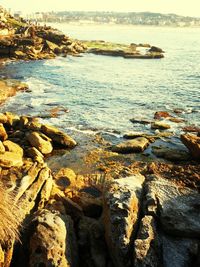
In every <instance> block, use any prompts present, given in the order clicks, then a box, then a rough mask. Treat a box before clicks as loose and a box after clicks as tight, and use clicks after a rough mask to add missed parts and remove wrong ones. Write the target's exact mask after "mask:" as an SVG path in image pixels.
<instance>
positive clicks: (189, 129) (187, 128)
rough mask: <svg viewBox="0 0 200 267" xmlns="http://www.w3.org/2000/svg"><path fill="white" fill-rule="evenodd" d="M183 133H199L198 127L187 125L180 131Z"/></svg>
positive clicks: (199, 128)
mask: <svg viewBox="0 0 200 267" xmlns="http://www.w3.org/2000/svg"><path fill="white" fill-rule="evenodd" d="M182 130H183V131H185V132H190V133H195V132H197V133H200V127H197V126H194V125H189V126H185V127H183V129H182Z"/></svg>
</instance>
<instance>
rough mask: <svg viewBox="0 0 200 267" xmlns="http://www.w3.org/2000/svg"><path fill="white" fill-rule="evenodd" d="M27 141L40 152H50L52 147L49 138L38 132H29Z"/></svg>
mask: <svg viewBox="0 0 200 267" xmlns="http://www.w3.org/2000/svg"><path fill="white" fill-rule="evenodd" d="M27 139H28V141H29V143H30V144H31V145H32V146H33V147H35V148H37V149H38V150H39V151H40V152H41V153H42V154H49V153H51V152H52V150H53V147H52V144H51V142H50V141H51V140H50V139H49V138H48V137H47V136H45V135H44V134H41V133H39V132H31V133H29V134H28V135H27Z"/></svg>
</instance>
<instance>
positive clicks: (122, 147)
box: [112, 137, 149, 153]
mask: <svg viewBox="0 0 200 267" xmlns="http://www.w3.org/2000/svg"><path fill="white" fill-rule="evenodd" d="M148 145H149V140H148V139H147V138H145V137H137V138H135V139H133V140H129V141H125V142H122V143H120V144H118V145H115V146H113V147H112V151H113V152H117V153H134V152H143V151H144V150H145V149H146V148H147V146H148Z"/></svg>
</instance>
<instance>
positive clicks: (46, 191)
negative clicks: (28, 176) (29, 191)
mask: <svg viewBox="0 0 200 267" xmlns="http://www.w3.org/2000/svg"><path fill="white" fill-rule="evenodd" d="M52 189H53V178H52V176H51V175H50V176H49V177H48V179H47V180H46V181H45V183H44V185H43V187H42V190H41V192H40V202H39V204H38V209H44V207H45V205H46V204H47V203H48V201H49V199H50V197H51V192H52Z"/></svg>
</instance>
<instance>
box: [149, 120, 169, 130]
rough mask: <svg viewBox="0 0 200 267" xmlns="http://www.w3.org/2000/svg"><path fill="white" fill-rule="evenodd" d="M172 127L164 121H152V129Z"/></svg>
mask: <svg viewBox="0 0 200 267" xmlns="http://www.w3.org/2000/svg"><path fill="white" fill-rule="evenodd" d="M170 128H171V127H170V125H169V124H167V123H165V122H163V121H155V122H152V123H151V129H160V130H166V129H170Z"/></svg>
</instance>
